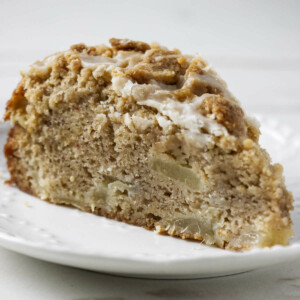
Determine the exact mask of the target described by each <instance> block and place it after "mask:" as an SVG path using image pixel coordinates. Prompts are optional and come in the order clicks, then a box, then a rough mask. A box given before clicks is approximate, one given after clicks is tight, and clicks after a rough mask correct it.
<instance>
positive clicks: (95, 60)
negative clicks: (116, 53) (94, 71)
mask: <svg viewBox="0 0 300 300" xmlns="http://www.w3.org/2000/svg"><path fill="white" fill-rule="evenodd" d="M79 58H80V60H81V65H82V66H83V67H84V68H90V67H92V68H96V67H97V66H99V65H101V64H109V65H111V64H112V65H115V64H116V63H117V60H116V59H113V58H110V57H105V56H101V55H97V56H92V55H88V54H86V53H82V54H79Z"/></svg>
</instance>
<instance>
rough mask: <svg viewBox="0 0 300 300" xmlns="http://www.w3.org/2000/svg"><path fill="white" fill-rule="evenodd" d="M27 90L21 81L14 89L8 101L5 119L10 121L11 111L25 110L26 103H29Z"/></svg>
mask: <svg viewBox="0 0 300 300" xmlns="http://www.w3.org/2000/svg"><path fill="white" fill-rule="evenodd" d="M24 94H25V90H24V87H23V85H22V84H21V83H19V85H18V86H17V88H16V89H15V90H14V92H13V94H12V97H11V99H10V100H9V101H8V102H7V105H6V113H5V115H4V120H5V121H9V118H10V114H11V112H12V111H13V112H15V111H17V110H21V111H22V112H24V111H25V109H26V105H27V104H28V101H27V99H26V98H25V96H24Z"/></svg>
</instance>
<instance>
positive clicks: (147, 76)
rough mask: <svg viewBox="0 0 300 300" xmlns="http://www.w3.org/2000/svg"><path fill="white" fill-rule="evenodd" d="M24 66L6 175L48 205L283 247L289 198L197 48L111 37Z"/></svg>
mask: <svg viewBox="0 0 300 300" xmlns="http://www.w3.org/2000/svg"><path fill="white" fill-rule="evenodd" d="M110 44H111V47H108V46H105V45H100V46H95V47H88V46H86V45H85V44H78V45H74V46H72V47H71V48H70V50H68V51H65V52H59V53H56V54H54V55H51V56H48V57H46V58H45V59H44V60H43V61H37V62H36V63H34V64H32V65H31V66H29V67H28V68H26V69H24V70H23V71H21V75H22V79H21V81H20V83H19V85H18V86H17V88H16V90H15V91H14V93H13V95H12V98H11V99H10V100H9V102H8V104H7V110H6V114H5V120H7V121H8V120H9V121H10V122H11V123H12V124H13V128H12V129H11V130H10V132H9V135H8V140H7V144H6V146H5V155H6V157H7V164H8V168H9V171H10V174H11V182H12V183H15V184H16V185H17V186H18V187H19V188H20V189H21V190H23V191H25V192H27V193H29V194H32V195H35V196H37V197H39V198H40V199H43V200H47V201H49V202H51V203H55V204H65V205H71V206H73V207H76V208H78V209H81V210H83V211H88V212H93V213H95V214H97V215H101V216H105V217H108V218H112V219H115V220H119V221H123V222H126V223H130V224H134V225H138V226H142V227H145V228H147V229H151V230H155V231H156V232H158V233H162V234H167V235H171V236H178V237H181V238H183V239H194V240H199V241H203V242H204V243H205V244H207V245H216V246H218V247H220V248H225V249H233V250H242V249H243V250H245V249H250V248H252V247H269V246H273V245H275V244H281V245H287V244H288V243H289V239H290V237H291V236H292V234H293V231H292V226H291V225H292V222H291V219H290V214H289V212H290V210H291V209H293V206H292V202H293V197H292V195H291V193H290V192H288V191H287V190H286V187H285V184H284V178H283V176H282V166H281V165H279V164H274V165H272V164H271V161H270V157H269V155H268V154H267V152H266V151H265V150H264V149H262V148H261V147H260V146H259V144H258V139H259V135H260V132H259V128H258V125H257V123H256V122H255V121H254V120H253V119H250V118H249V117H247V116H245V114H244V112H243V110H242V108H241V107H240V104H239V102H238V101H237V100H236V99H235V98H234V96H233V95H232V94H231V93H230V92H229V91H228V89H227V87H226V84H225V82H224V81H223V80H222V79H221V78H220V77H219V76H218V75H217V74H216V73H215V72H214V71H213V70H212V69H211V67H210V66H209V65H207V63H206V62H205V61H204V60H203V58H202V57H201V56H199V55H194V56H191V55H183V54H181V52H180V51H179V50H177V49H175V50H172V51H171V50H168V49H167V48H165V47H162V46H159V45H157V44H151V45H149V44H146V43H143V42H136V41H131V40H127V39H111V40H110Z"/></svg>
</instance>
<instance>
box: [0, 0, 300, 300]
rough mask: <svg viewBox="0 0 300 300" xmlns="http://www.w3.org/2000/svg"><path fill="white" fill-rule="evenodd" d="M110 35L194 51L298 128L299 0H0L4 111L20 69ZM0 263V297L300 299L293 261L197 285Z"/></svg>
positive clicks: (299, 268)
mask: <svg viewBox="0 0 300 300" xmlns="http://www.w3.org/2000/svg"><path fill="white" fill-rule="evenodd" d="M110 37H117V38H131V39H137V40H142V41H146V42H151V41H157V42H159V43H161V44H163V45H165V46H168V47H169V48H179V49H181V50H182V51H183V52H185V53H195V52H200V53H201V54H203V55H204V56H205V57H206V58H207V59H208V60H209V62H210V63H211V64H212V65H213V66H214V67H215V69H216V70H217V71H218V72H219V73H220V74H221V76H222V77H223V78H224V79H225V80H226V81H227V83H228V85H229V88H230V90H231V91H232V92H233V94H234V95H235V96H236V97H237V98H238V99H240V101H241V103H242V105H243V107H244V108H245V109H246V110H247V111H248V112H251V113H260V114H262V115H265V116H267V117H271V118H274V119H277V120H278V121H279V122H282V123H283V124H286V125H289V126H290V127H292V128H293V129H294V130H295V131H299V129H300V120H299V119H300V96H299V95H300V1H221V0H220V1H216V0H213V1H196V0H194V1H191V0H182V1H170V0H168V1H163V0H160V1H158V0H151V1H133V0H131V1H130V0H126V1H117V0H110V1H108V0H107V1H91V0H85V1H77V0H73V1H62V0H61V1H58V0H52V1H37V0H36V1H33V0H28V1H6V0H0V113H1V115H2V114H3V111H4V107H5V102H6V100H7V99H9V97H10V95H11V93H12V91H13V89H14V88H15V86H16V84H17V82H18V80H19V79H20V75H19V70H20V69H21V68H22V67H24V66H26V65H28V64H30V63H32V62H34V61H35V60H37V59H42V58H43V57H44V56H46V55H48V54H50V53H52V52H56V51H59V50H64V49H67V48H69V46H70V45H71V44H74V43H79V42H84V43H86V44H89V45H94V44H100V43H107V42H108V39H109V38H110ZM0 264H1V267H0V298H1V299H74V300H75V299H77V300H79V299H82V300H83V299H85V300H88V299H98V300H100V299H107V300H108V299H200V298H201V297H204V298H205V299H208V296H210V298H211V299H227V297H229V296H230V295H232V296H235V297H237V295H238V298H239V299H299V298H300V263H299V262H294V263H291V264H288V265H284V266H279V267H273V268H271V269H268V270H263V271H256V272H251V273H248V274H243V275H237V276H232V277H226V278H219V279H209V280H196V281H150V280H134V279H124V278H118V277H111V276H106V275H100V274H96V273H92V272H86V271H81V270H75V269H72V268H67V267H62V266H57V265H53V264H49V263H45V262H40V261H37V260H34V259H30V258H27V257H23V256H21V255H18V254H14V253H11V252H9V251H7V250H3V249H0ZM110 297H119V298H110Z"/></svg>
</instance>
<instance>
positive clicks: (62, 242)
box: [0, 120, 300, 278]
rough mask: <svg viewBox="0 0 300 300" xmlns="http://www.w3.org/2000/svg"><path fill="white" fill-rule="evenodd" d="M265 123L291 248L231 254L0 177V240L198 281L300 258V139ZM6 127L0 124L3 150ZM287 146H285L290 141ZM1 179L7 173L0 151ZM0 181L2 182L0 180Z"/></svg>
mask: <svg viewBox="0 0 300 300" xmlns="http://www.w3.org/2000/svg"><path fill="white" fill-rule="evenodd" d="M261 121H262V128H261V130H262V139H261V142H262V144H263V145H264V146H265V147H266V148H267V149H268V150H269V152H270V153H271V156H272V157H273V159H274V161H278V162H281V163H282V164H283V165H284V167H285V175H286V181H287V185H288V188H289V189H290V190H291V191H292V192H293V194H294V196H295V199H296V203H295V211H294V212H293V213H292V218H293V221H294V229H295V233H296V236H295V237H294V238H293V240H292V243H291V245H290V246H288V247H281V246H276V247H273V248H270V249H254V250H251V251H248V252H244V253H235V252H231V251H225V250H221V249H216V248H213V247H208V246H205V245H202V244H201V243H199V242H190V241H184V240H181V239H177V238H172V237H168V236H160V235H157V234H155V233H153V232H150V231H147V230H145V229H143V228H139V227H135V226H131V225H127V224H124V223H121V222H116V221H112V220H108V219H106V218H103V217H98V216H94V215H92V214H89V213H84V212H81V211H78V210H76V209H72V208H67V207H62V206H56V205H53V204H49V203H47V202H44V201H41V200H39V199H37V198H34V197H32V196H29V195H27V194H25V193H23V192H20V191H19V190H18V189H16V188H14V187H10V186H7V185H5V184H3V182H1V185H0V245H2V246H3V247H5V248H8V249H11V250H14V251H16V252H19V253H23V254H26V255H29V256H32V257H35V258H39V259H43V260H46V261H50V262H55V263H59V264H63V265H68V266H74V267H79V268H83V269H88V270H94V271H101V272H108V273H114V274H121V275H126V276H134V277H151V278H200V277H211V276H221V275H229V274H235V273H239V272H245V271H249V270H253V269H257V268H261V267H264V266H268V265H273V264H276V263H281V262H284V261H287V260H291V259H294V258H296V257H300V185H299V184H298V182H300V181H299V179H300V175H299V174H298V172H297V171H298V170H299V169H300V156H299V155H298V156H297V153H299V150H300V138H299V137H297V136H296V135H295V134H293V132H292V131H291V130H290V129H289V128H285V127H279V126H278V124H277V123H276V121H272V120H261ZM7 131H8V125H4V124H1V125H0V147H1V149H3V146H4V143H5V140H6V135H7ZM287 145H288V146H287ZM0 166H1V168H2V169H1V173H2V176H3V179H7V178H8V173H7V170H6V168H5V159H4V157H3V153H2V151H1V157H0ZM2 181H3V180H2Z"/></svg>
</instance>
